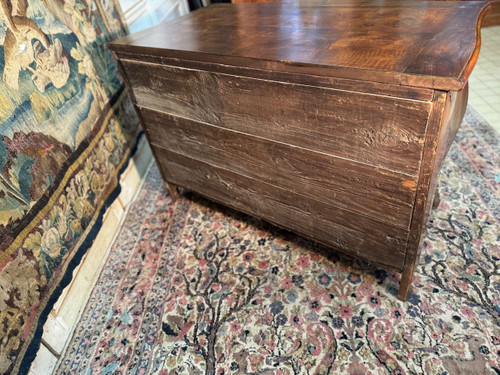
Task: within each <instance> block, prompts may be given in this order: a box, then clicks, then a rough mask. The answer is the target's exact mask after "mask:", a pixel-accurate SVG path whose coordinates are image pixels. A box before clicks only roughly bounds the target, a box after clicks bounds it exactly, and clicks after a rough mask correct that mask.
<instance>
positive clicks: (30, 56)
mask: <svg viewBox="0 0 500 375" xmlns="http://www.w3.org/2000/svg"><path fill="white" fill-rule="evenodd" d="M0 3H1V8H0V41H1V47H0V73H1V76H0V77H1V78H0V374H9V373H18V372H19V371H20V372H22V373H26V372H27V371H28V369H29V365H30V361H31V360H32V359H33V358H34V356H35V355H36V351H37V348H38V346H39V343H40V336H41V333H42V326H43V323H44V321H45V319H46V317H47V315H48V313H49V311H50V309H51V306H52V305H53V303H54V302H55V301H56V300H57V296H58V295H59V294H60V292H61V290H62V288H63V287H64V286H65V285H66V284H67V283H68V282H69V280H70V278H71V271H72V270H73V269H74V267H75V266H76V265H77V264H78V261H79V260H80V259H81V257H82V255H83V254H84V252H85V251H86V249H88V248H89V246H90V245H91V243H92V240H93V238H94V237H95V235H96V232H97V230H98V227H99V223H100V220H101V216H102V213H103V212H104V210H105V208H106V206H108V205H109V204H110V202H111V200H112V199H113V197H114V196H115V195H116V194H117V190H116V189H115V188H116V187H117V181H118V174H119V171H120V169H122V168H124V166H125V162H126V160H127V159H128V157H129V155H130V153H131V150H132V149H133V147H134V145H135V143H136V139H137V136H138V132H139V127H138V121H137V118H136V115H135V113H134V110H133V107H132V104H131V102H130V100H129V98H128V96H127V94H126V92H125V91H124V89H123V86H122V84H121V82H120V81H119V79H118V77H117V73H116V65H115V62H114V60H113V58H112V55H111V53H110V51H108V49H107V48H106V43H107V42H109V41H111V40H112V39H115V38H117V37H119V36H121V35H123V34H124V33H125V31H126V29H125V26H124V23H123V17H122V16H121V14H120V9H119V8H118V5H117V3H116V2H115V1H114V0H106V1H101V0H97V1H86V0H65V1H63V0H0ZM34 337H35V339H33V338H34ZM30 345H31V346H30ZM21 363H22V366H21Z"/></svg>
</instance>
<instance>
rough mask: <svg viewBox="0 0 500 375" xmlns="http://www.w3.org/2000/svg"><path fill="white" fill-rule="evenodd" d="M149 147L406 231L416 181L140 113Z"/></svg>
mask: <svg viewBox="0 0 500 375" xmlns="http://www.w3.org/2000/svg"><path fill="white" fill-rule="evenodd" d="M142 116H143V119H144V121H145V122H146V123H147V124H148V128H147V130H146V131H147V133H148V134H149V139H150V140H151V143H152V144H154V145H158V146H161V147H164V148H166V149H168V150H171V151H174V152H176V153H179V154H183V155H187V156H190V157H193V158H195V159H197V160H203V161H206V162H207V163H209V164H212V165H215V166H219V167H222V168H225V169H228V170H230V171H233V172H236V173H238V174H240V175H244V176H248V177H251V178H254V179H257V180H261V181H264V182H267V183H269V184H273V185H276V186H278V187H281V188H284V189H286V190H290V191H293V192H297V193H299V194H301V195H304V196H307V197H310V198H315V197H321V200H322V201H323V202H325V203H329V204H332V205H334V206H337V207H341V208H343V209H347V210H351V211H354V212H357V213H359V214H362V215H365V216H368V217H371V218H374V219H376V220H379V221H383V222H386V223H388V224H391V225H394V226H397V227H401V228H405V229H408V227H409V224H410V219H411V210H412V207H413V202H414V200H415V190H416V185H417V179H416V178H415V177H413V178H412V177H409V176H404V175H400V174H396V173H390V172H387V171H385V170H382V169H380V168H374V167H372V166H369V165H366V164H360V163H355V162H353V161H350V160H346V159H342V158H335V157H332V156H329V155H325V154H323V153H318V152H314V151H310V150H307V149H304V148H301V147H293V146H290V145H288V144H285V143H277V142H273V141H270V140H267V139H264V138H260V137H254V136H250V135H247V134H243V133H240V132H235V131H230V130H226V129H223V128H220V127H216V126H210V125H207V124H202V123H198V122H194V121H190V120H186V119H183V118H175V117H172V116H169V115H165V114H161V113H158V112H153V111H151V110H146V109H143V110H142Z"/></svg>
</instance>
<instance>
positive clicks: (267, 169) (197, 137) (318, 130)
mask: <svg viewBox="0 0 500 375" xmlns="http://www.w3.org/2000/svg"><path fill="white" fill-rule="evenodd" d="M487 10H488V6H486V4H485V3H483V2H480V1H475V2H450V1H443V2H399V1H395V0H388V1H383V2H379V1H375V0H361V1H348V0H337V1H336V2H335V3H332V2H331V1H330V0H303V1H301V2H300V4H298V3H286V4H285V3H279V4H274V5H272V4H269V3H266V4H242V5H239V6H226V5H223V6H215V7H210V8H208V9H203V10H201V11H198V12H196V13H195V14H192V15H189V16H187V17H184V18H180V19H178V20H176V21H173V22H171V23H169V24H166V25H162V26H158V27H156V28H152V29H150V30H148V31H144V32H141V33H138V34H135V35H132V36H130V37H128V38H125V39H122V40H120V41H118V42H116V43H114V44H112V45H111V48H112V49H113V50H114V52H115V55H116V56H118V58H119V59H120V64H119V67H120V68H121V69H122V70H123V72H124V75H125V82H126V85H127V87H128V88H129V90H131V93H132V99H133V101H134V105H135V106H136V109H137V110H138V111H139V117H140V118H141V123H142V125H143V127H144V129H145V133H146V136H147V137H148V141H149V142H150V144H151V145H152V150H153V154H154V156H155V159H156V161H157V162H158V164H159V166H160V170H161V172H162V176H163V178H164V179H165V181H166V182H167V186H168V187H169V190H170V191H171V193H172V194H173V195H175V194H176V186H177V185H179V186H182V187H184V188H187V189H189V190H193V191H196V192H198V193H200V194H202V195H205V196H207V197H209V198H210V199H213V200H216V201H218V202H221V203H223V204H226V205H228V206H230V207H233V208H235V209H237V210H240V211H243V212H246V213H249V214H251V215H254V216H257V217H260V218H263V219H265V220H267V221H269V222H271V223H274V224H276V225H278V226H281V227H283V228H286V229H290V230H293V231H296V232H297V233H300V234H302V235H304V236H306V237H309V238H312V239H314V240H316V241H318V242H321V243H324V244H326V245H329V246H332V247H334V248H336V249H338V250H341V251H343V252H346V253H348V254H351V255H354V256H358V257H361V258H363V259H365V260H368V261H370V262H373V263H375V264H378V265H382V266H384V267H387V268H391V269H394V270H396V271H398V272H402V279H401V283H400V288H399V291H398V297H399V298H400V299H402V300H405V299H406V296H407V294H408V291H409V288H410V285H411V280H412V276H413V271H414V268H415V266H416V264H417V262H418V256H419V249H420V247H419V246H420V241H421V239H422V232H423V229H424V227H425V222H426V218H427V215H428V213H429V210H430V209H431V206H432V202H433V198H434V195H435V190H436V186H437V181H438V173H439V169H440V167H441V163H442V161H443V159H444V157H445V155H446V153H447V151H448V149H449V147H450V145H451V142H452V141H453V138H454V136H455V134H456V131H457V129H458V126H459V124H460V122H461V120H462V118H463V115H464V112H465V107H466V103H467V92H468V86H467V84H466V80H467V77H468V76H469V74H470V71H471V69H472V68H473V66H474V64H475V60H476V59H477V54H478V51H479V44H480V43H479V28H480V25H481V20H482V18H483V17H484V14H485V13H486V11H487ZM165 35H168V37H165Z"/></svg>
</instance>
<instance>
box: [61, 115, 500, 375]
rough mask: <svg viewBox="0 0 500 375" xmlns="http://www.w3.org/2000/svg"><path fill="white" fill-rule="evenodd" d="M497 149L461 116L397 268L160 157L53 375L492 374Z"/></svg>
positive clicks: (495, 365) (498, 258)
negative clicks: (417, 248) (263, 215)
mask: <svg viewBox="0 0 500 375" xmlns="http://www.w3.org/2000/svg"><path fill="white" fill-rule="evenodd" d="M499 192H500V145H499V137H498V135H497V134H496V133H495V131H494V130H493V129H491V128H490V127H489V126H488V125H487V124H485V123H484V121H483V120H481V119H480V118H478V116H477V115H476V114H474V113H473V112H471V111H470V110H469V111H468V113H467V114H466V118H465V121H464V123H463V124H462V126H461V129H460V130H459V133H458V135H457V138H456V140H455V143H454V144H453V145H452V147H451V150H450V153H449V155H448V157H447V158H446V160H445V162H444V165H443V169H442V173H441V197H442V198H441V203H440V205H439V207H438V208H437V209H435V210H433V211H432V213H431V216H430V218H429V220H428V223H427V233H426V235H425V240H424V242H423V247H422V256H421V258H420V264H419V265H418V266H417V267H416V270H415V277H414V279H413V287H412V289H411V291H410V294H409V297H408V301H407V302H401V301H399V300H398V299H397V298H396V295H397V289H398V287H399V281H400V275H399V274H396V273H393V272H388V271H387V270H385V269H382V268H376V267H373V266H370V265H368V264H365V263H363V262H361V261H356V260H354V259H352V258H349V257H347V256H342V255H340V254H338V253H335V252H334V251H332V250H330V249H328V248H326V247H323V246H321V245H318V244H315V243H314V242H312V241H308V240H305V239H303V238H301V237H300V236H297V235H295V234H292V233H289V232H286V231H283V230H279V229H276V228H275V227H273V226H271V225H269V224H266V223H264V222H262V221H259V220H256V219H254V218H251V217H248V216H246V215H244V214H240V213H237V212H235V211H232V210H230V209H228V208H224V207H222V206H220V205H217V204H215V203H211V202H209V201H207V200H205V199H202V198H200V197H199V196H198V195H196V194H192V193H189V192H184V193H183V195H182V196H181V198H179V199H178V200H177V201H175V202H173V201H172V200H171V199H170V197H169V196H168V193H167V190H166V189H165V187H164V184H163V181H162V179H161V177H160V174H159V171H158V169H157V168H156V166H155V167H154V168H153V169H152V170H151V171H150V173H149V175H148V177H147V178H146V180H145V182H144V184H143V186H142V188H141V190H140V192H139V194H138V197H137V200H136V201H135V202H134V203H133V205H132V206H131V209H130V212H129V213H128V215H127V217H126V219H125V223H124V225H123V227H122V229H121V230H120V233H119V235H118V237H117V238H116V240H115V242H114V244H113V246H112V249H111V252H110V254H109V257H108V259H107V262H106V264H105V266H104V269H103V271H102V273H101V275H100V276H99V279H98V281H97V283H96V286H95V288H94V290H93V291H92V294H91V296H90V299H89V301H88V303H87V306H86V308H85V310H84V312H83V314H82V316H81V319H80V322H79V323H78V325H77V327H76V329H75V332H74V334H73V337H72V339H71V341H70V343H69V345H68V347H67V349H66V351H65V353H64V355H63V356H62V357H61V359H60V361H59V364H58V369H57V371H56V373H57V374H65V375H68V374H82V375H87V374H122V375H124V374H158V375H166V374H186V375H199V374H207V375H215V374H218V375H222V374H224V375H229V374H239V375H244V374H252V375H257V374H263V375H271V374H273V375H290V374H294V375H298V374H304V375H307V374H309V375H313V374H317V375H326V374H343V375H369V374H372V375H374V374H399V375H401V374H435V375H438V374H439V375H443V374H448V375H486V374H492V375H495V374H496V375H498V374H499V373H500V238H499V236H500V211H499V208H500V199H499Z"/></svg>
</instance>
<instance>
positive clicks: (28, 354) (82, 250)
mask: <svg viewBox="0 0 500 375" xmlns="http://www.w3.org/2000/svg"><path fill="white" fill-rule="evenodd" d="M122 88H123V86H122ZM119 91H121V90H119ZM124 92H125V93H126V92H127V91H126V90H124ZM122 93H123V92H122ZM112 110H113V108H112V107H111V108H110V111H112ZM143 134H144V131H143V130H142V129H141V130H140V131H139V132H138V134H137V136H136V137H135V141H134V145H133V146H132V147H131V148H130V152H129V153H128V155H127V156H126V157H125V159H124V160H123V161H122V165H121V167H120V169H119V171H118V173H117V175H116V182H117V184H116V186H115V187H114V188H113V190H112V191H111V193H110V194H109V195H108V197H107V198H106V199H105V200H104V203H103V205H102V206H101V208H100V210H99V213H98V215H97V217H96V219H95V222H94V224H93V225H92V227H91V229H90V230H89V232H88V234H87V236H86V237H85V239H84V240H83V242H82V244H81V245H80V246H79V247H78V249H77V250H76V251H75V253H74V255H73V258H72V259H71V260H70V261H69V263H68V267H67V269H66V271H65V272H64V275H63V277H62V278H61V280H60V281H59V283H58V284H57V285H56V286H55V288H54V290H53V291H52V293H51V295H50V297H49V299H48V301H47V304H46V305H45V308H44V309H43V310H42V312H41V314H40V316H39V317H38V323H37V326H36V329H35V331H34V333H33V337H32V339H31V340H30V343H29V344H28V347H27V349H26V351H25V352H24V355H23V357H22V360H21V361H20V362H18V363H19V364H18V366H19V368H18V374H23V375H24V374H28V373H29V371H30V369H31V365H32V364H33V361H34V360H35V358H36V356H37V354H38V351H39V349H40V346H41V344H42V335H43V326H44V325H45V323H46V321H47V319H48V316H49V314H50V312H51V311H52V309H53V307H54V305H55V303H56V302H57V300H58V299H59V297H60V296H61V294H62V292H63V290H64V289H65V288H66V287H67V286H68V285H69V284H70V283H71V281H72V280H73V271H74V270H75V268H76V267H78V266H79V265H80V263H81V261H82V258H83V257H84V255H85V254H86V253H87V251H88V250H89V249H90V247H91V246H92V244H93V243H94V240H95V239H96V237H97V235H98V234H99V231H100V230H101V228H102V219H103V217H104V214H105V213H106V210H107V209H108V208H109V207H110V206H111V204H112V203H113V202H114V201H115V199H116V198H118V195H119V194H120V192H121V190H122V188H121V184H120V177H121V175H122V174H123V172H125V170H126V169H127V167H128V165H129V162H130V159H131V158H132V157H133V156H134V155H135V153H136V152H137V149H138V146H139V139H140V138H141V136H142V135H143ZM15 369H16V367H14V369H13V370H14V371H15Z"/></svg>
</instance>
